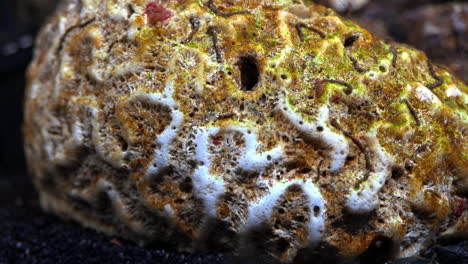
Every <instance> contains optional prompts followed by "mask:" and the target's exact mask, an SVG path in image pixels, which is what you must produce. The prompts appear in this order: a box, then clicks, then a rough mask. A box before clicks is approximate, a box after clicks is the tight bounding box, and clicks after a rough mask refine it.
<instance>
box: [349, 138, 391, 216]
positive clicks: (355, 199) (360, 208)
mask: <svg viewBox="0 0 468 264" xmlns="http://www.w3.org/2000/svg"><path fill="white" fill-rule="evenodd" d="M367 141H368V144H369V148H368V151H370V153H371V154H370V157H371V162H372V166H373V168H374V171H372V172H367V173H369V175H368V178H367V180H366V181H364V182H362V183H361V184H360V186H359V189H358V190H352V191H351V194H349V195H348V197H347V201H346V207H347V209H348V210H349V211H350V212H354V213H358V214H361V213H368V212H370V211H372V210H374V209H375V207H376V206H377V203H378V201H379V199H378V197H377V194H378V193H379V191H380V189H381V188H382V186H383V185H384V184H385V181H386V180H387V178H388V176H389V175H390V174H391V165H392V164H393V157H392V156H390V154H388V153H387V152H385V151H384V150H383V149H382V147H381V146H380V144H379V142H378V140H377V138H376V137H375V136H374V135H369V136H368V137H367ZM362 173H366V172H364V171H363V172H362Z"/></svg>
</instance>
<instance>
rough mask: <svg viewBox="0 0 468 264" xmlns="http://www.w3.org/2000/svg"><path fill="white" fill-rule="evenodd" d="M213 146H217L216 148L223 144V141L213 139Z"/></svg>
mask: <svg viewBox="0 0 468 264" xmlns="http://www.w3.org/2000/svg"><path fill="white" fill-rule="evenodd" d="M213 144H215V145H216V146H217V145H219V144H221V141H219V138H213Z"/></svg>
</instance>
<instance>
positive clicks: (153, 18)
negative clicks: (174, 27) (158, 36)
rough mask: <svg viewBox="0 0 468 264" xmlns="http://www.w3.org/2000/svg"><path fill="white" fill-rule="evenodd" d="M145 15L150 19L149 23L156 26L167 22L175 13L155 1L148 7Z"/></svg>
mask: <svg viewBox="0 0 468 264" xmlns="http://www.w3.org/2000/svg"><path fill="white" fill-rule="evenodd" d="M145 15H146V17H147V18H148V23H149V24H150V25H152V26H154V25H156V24H158V23H161V22H165V21H167V20H168V19H169V18H171V17H172V16H173V15H174V13H173V12H172V11H171V10H169V9H167V8H165V7H164V6H162V5H159V4H158V3H157V2H156V1H153V2H150V3H148V4H147V5H146V8H145Z"/></svg>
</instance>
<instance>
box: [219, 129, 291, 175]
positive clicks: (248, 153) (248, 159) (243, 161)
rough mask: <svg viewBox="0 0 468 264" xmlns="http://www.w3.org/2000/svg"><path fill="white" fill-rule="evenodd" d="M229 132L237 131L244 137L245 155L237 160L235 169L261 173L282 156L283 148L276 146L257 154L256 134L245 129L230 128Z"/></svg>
mask: <svg viewBox="0 0 468 264" xmlns="http://www.w3.org/2000/svg"><path fill="white" fill-rule="evenodd" d="M228 129H229V130H233V131H239V132H241V133H242V134H243V135H244V139H245V153H244V154H243V155H242V157H241V158H240V159H239V163H238V165H237V168H239V169H241V170H243V171H261V170H263V169H264V168H265V167H266V166H267V165H268V164H271V163H272V162H273V161H275V160H277V159H279V158H280V157H281V156H282V154H283V147H282V146H278V147H276V148H274V149H272V150H269V151H266V152H263V153H257V148H258V140H257V134H256V133H254V132H253V131H252V130H251V129H249V128H246V127H236V126H230V127H228Z"/></svg>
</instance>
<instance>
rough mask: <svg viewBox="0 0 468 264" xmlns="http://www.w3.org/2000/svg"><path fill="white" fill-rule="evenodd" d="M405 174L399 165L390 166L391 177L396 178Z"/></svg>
mask: <svg viewBox="0 0 468 264" xmlns="http://www.w3.org/2000/svg"><path fill="white" fill-rule="evenodd" d="M404 175H405V169H404V168H403V167H401V166H393V167H392V178H393V179H397V178H400V177H401V176H404Z"/></svg>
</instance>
